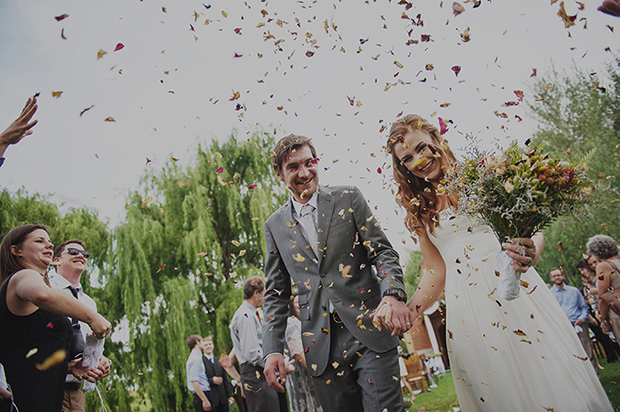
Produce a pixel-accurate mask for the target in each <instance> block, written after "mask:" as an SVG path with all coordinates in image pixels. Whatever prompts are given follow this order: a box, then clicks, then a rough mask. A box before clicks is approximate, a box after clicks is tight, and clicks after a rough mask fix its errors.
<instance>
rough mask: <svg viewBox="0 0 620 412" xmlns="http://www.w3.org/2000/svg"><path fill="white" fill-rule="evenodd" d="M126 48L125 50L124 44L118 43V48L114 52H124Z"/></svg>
mask: <svg viewBox="0 0 620 412" xmlns="http://www.w3.org/2000/svg"><path fill="white" fill-rule="evenodd" d="M124 48H125V45H124V44H123V43H118V44H117V45H116V47H115V48H114V51H119V50H123V49H124Z"/></svg>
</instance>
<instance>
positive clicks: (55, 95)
mask: <svg viewBox="0 0 620 412" xmlns="http://www.w3.org/2000/svg"><path fill="white" fill-rule="evenodd" d="M61 94H62V91H58V92H52V97H55V98H57V99H59V98H60V95H61Z"/></svg>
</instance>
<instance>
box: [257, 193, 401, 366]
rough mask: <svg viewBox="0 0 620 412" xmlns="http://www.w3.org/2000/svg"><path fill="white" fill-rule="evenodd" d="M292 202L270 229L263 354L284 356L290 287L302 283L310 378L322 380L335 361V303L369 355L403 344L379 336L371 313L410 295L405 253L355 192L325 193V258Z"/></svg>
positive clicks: (321, 225)
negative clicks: (397, 294) (394, 294)
mask: <svg viewBox="0 0 620 412" xmlns="http://www.w3.org/2000/svg"><path fill="white" fill-rule="evenodd" d="M291 202H292V200H290V201H289V202H288V203H287V204H285V205H284V206H282V207H281V208H280V209H278V210H277V211H276V212H274V213H273V215H271V217H270V218H269V219H268V220H267V221H266V222H265V241H266V247H267V250H266V259H265V276H266V278H267V291H266V293H265V306H264V315H265V316H264V317H265V321H264V322H263V354H265V355H269V354H272V353H283V347H284V336H285V330H286V320H287V317H288V313H289V309H288V303H289V301H290V296H291V284H297V286H298V290H299V304H300V311H301V324H302V341H303V345H304V349H305V355H306V362H307V364H308V372H309V373H310V374H311V375H312V376H318V375H321V374H322V373H323V371H324V370H325V367H326V366H327V364H328V361H329V348H330V337H329V333H330V314H329V301H331V302H332V304H333V305H334V309H335V310H336V312H337V313H338V315H339V316H340V317H341V318H342V320H343V321H344V324H345V326H346V328H347V329H348V330H349V331H350V332H351V333H352V334H353V335H354V336H355V337H356V339H358V340H359V341H360V342H361V343H362V344H364V345H365V346H366V347H368V348H369V349H371V350H373V351H375V352H378V353H383V352H386V351H388V350H390V349H393V348H394V347H396V346H397V345H398V338H397V337H393V336H391V332H390V331H387V330H385V329H384V330H383V332H379V331H378V330H377V328H375V327H374V326H373V324H372V321H371V319H370V317H369V316H370V314H371V313H372V312H373V310H374V309H375V308H376V307H377V305H378V304H379V302H380V301H381V298H382V294H383V292H384V291H385V290H387V289H390V288H393V287H395V288H398V289H402V290H403V291H404V290H405V286H404V284H403V276H402V268H401V266H400V263H399V260H398V253H397V252H396V251H395V250H394V249H393V248H392V246H391V244H390V242H389V241H388V239H387V237H386V236H385V234H384V232H383V230H382V229H381V227H380V225H379V222H378V221H377V219H376V218H375V217H374V216H373V214H372V211H371V210H370V207H369V206H368V203H367V202H366V199H365V198H364V196H363V195H362V193H361V192H360V190H359V189H358V188H356V187H354V186H338V187H331V188H326V187H323V186H320V187H319V197H318V209H317V212H318V220H317V221H318V232H319V233H318V245H317V248H318V249H319V253H318V255H319V257H318V258H317V257H316V255H315V254H314V252H313V251H312V250H311V248H310V246H309V245H308V242H307V241H306V239H305V237H304V236H303V234H302V232H301V230H300V226H299V225H298V223H297V221H296V220H295V218H294V217H293V206H292V203H291Z"/></svg>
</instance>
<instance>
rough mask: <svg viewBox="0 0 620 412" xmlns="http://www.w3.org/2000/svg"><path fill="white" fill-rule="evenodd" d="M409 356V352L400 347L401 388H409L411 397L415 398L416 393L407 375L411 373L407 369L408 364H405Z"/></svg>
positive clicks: (411, 398)
mask: <svg viewBox="0 0 620 412" xmlns="http://www.w3.org/2000/svg"><path fill="white" fill-rule="evenodd" d="M408 358H409V354H408V353H404V352H403V348H401V347H400V346H399V347H398V367H399V369H400V386H401V388H407V392H409V399H410V400H414V399H415V394H414V393H413V388H412V387H411V384H410V383H409V381H408V380H407V376H408V375H409V371H408V370H407V365H405V359H408Z"/></svg>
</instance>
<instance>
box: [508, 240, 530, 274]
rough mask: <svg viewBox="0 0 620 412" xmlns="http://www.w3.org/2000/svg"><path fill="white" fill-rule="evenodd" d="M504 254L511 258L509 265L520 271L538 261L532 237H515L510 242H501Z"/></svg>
mask: <svg viewBox="0 0 620 412" xmlns="http://www.w3.org/2000/svg"><path fill="white" fill-rule="evenodd" d="M502 246H503V247H504V249H506V254H507V255H508V257H509V258H511V259H512V263H511V266H512V267H513V268H514V269H515V270H516V271H517V272H521V273H525V272H527V271H528V269H529V268H530V267H531V266H534V265H535V264H536V262H538V253H537V251H536V243H535V242H534V241H533V240H532V239H527V238H515V239H512V242H511V243H508V242H506V243H502Z"/></svg>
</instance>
